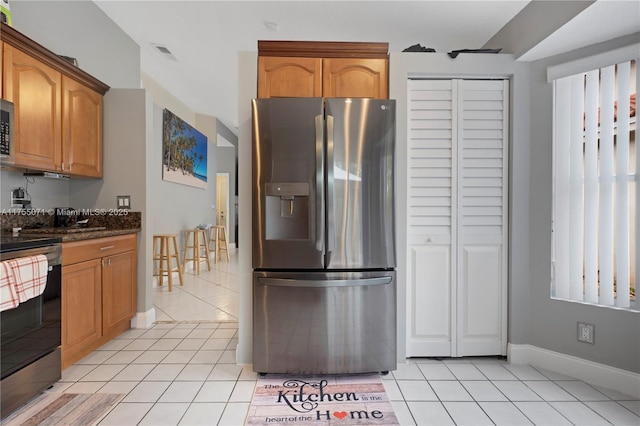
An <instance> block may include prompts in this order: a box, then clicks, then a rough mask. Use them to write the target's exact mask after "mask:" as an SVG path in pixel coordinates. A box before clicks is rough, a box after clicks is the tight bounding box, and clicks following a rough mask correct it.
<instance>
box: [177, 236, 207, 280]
mask: <svg viewBox="0 0 640 426" xmlns="http://www.w3.org/2000/svg"><path fill="white" fill-rule="evenodd" d="M185 233H186V239H185V243H184V244H185V246H184V256H183V257H182V263H183V264H185V265H186V263H187V261H188V260H192V261H193V262H194V265H193V269H195V271H196V274H198V275H199V274H200V262H202V261H203V260H204V261H205V262H207V267H208V269H209V270H211V262H210V261H209V256H210V253H209V241H208V238H207V230H206V229H199V228H196V229H187V230H186V231H185ZM189 249H191V250H189ZM189 254H190V256H188V257H187V255H189Z"/></svg>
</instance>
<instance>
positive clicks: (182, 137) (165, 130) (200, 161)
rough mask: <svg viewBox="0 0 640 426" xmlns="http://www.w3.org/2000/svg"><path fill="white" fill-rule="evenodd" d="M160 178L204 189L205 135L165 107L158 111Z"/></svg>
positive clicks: (205, 184)
mask: <svg viewBox="0 0 640 426" xmlns="http://www.w3.org/2000/svg"><path fill="white" fill-rule="evenodd" d="M162 179H163V180H166V181H169V182H175V183H180V184H183V185H190V186H195V187H198V188H203V189H206V188H207V137H206V136H205V135H203V134H202V133H200V132H199V131H197V130H196V129H195V128H193V127H192V126H191V125H189V123H187V122H186V121H184V120H182V119H181V118H180V117H178V116H177V115H175V114H174V113H172V112H171V111H169V110H168V109H166V108H165V109H164V111H163V114H162Z"/></svg>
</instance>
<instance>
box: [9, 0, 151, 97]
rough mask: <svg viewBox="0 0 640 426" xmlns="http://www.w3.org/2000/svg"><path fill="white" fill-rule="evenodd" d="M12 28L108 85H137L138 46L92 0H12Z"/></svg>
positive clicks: (121, 86)
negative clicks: (63, 56) (75, 60)
mask: <svg viewBox="0 0 640 426" xmlns="http://www.w3.org/2000/svg"><path fill="white" fill-rule="evenodd" d="M11 16H12V18H13V27H14V28H15V29H17V30H18V31H20V32H21V33H23V34H24V35H26V36H27V37H29V38H32V39H33V40H34V41H36V42H38V43H40V44H41V45H43V46H44V47H46V48H47V49H49V50H51V51H52V52H54V53H56V54H58V55H65V56H70V57H72V58H76V59H77V60H78V67H79V68H81V69H83V70H84V71H86V72H88V73H89V74H91V75H92V76H94V77H95V78H97V79H98V80H100V81H102V82H104V83H106V84H108V85H109V86H111V87H118V88H140V48H139V46H138V45H137V44H136V43H135V42H134V41H133V40H132V39H131V38H130V37H129V36H128V35H126V34H125V33H124V32H123V31H122V30H121V29H120V27H118V26H117V25H116V24H115V23H114V22H113V21H112V20H111V19H109V18H108V17H107V16H106V15H105V14H104V12H102V10H100V8H98V7H97V6H96V5H95V4H94V3H93V2H92V1H32V0H18V1H11Z"/></svg>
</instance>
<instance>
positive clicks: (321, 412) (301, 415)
mask: <svg viewBox="0 0 640 426" xmlns="http://www.w3.org/2000/svg"><path fill="white" fill-rule="evenodd" d="M245 424H246V425H268V424H273V425H288V426H292V425H323V426H324V425H332V426H334V425H341V426H342V425H397V424H398V420H397V418H396V415H395V413H394V412H393V407H392V405H391V402H390V401H389V398H388V397H387V393H386V392H385V390H384V385H383V384H382V380H381V379H380V375H378V374H366V375H345V376H293V375H275V374H267V375H266V376H264V377H260V378H259V380H258V383H257V384H256V389H255V391H254V394H253V399H252V400H251V406H250V407H249V413H248V415H247V420H246V423H245Z"/></svg>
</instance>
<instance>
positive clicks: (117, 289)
mask: <svg viewBox="0 0 640 426" xmlns="http://www.w3.org/2000/svg"><path fill="white" fill-rule="evenodd" d="M136 259H137V256H136V252H135V251H130V252H126V253H121V254H117V255H113V256H110V257H108V258H104V259H103V260H104V262H103V263H104V266H103V270H102V332H103V334H105V335H107V334H109V332H110V331H111V330H112V329H113V328H115V327H117V326H118V325H121V324H122V322H123V321H129V320H130V319H131V318H133V316H134V315H135V313H136V290H137V289H136V273H137V267H136ZM127 328H128V327H127Z"/></svg>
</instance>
